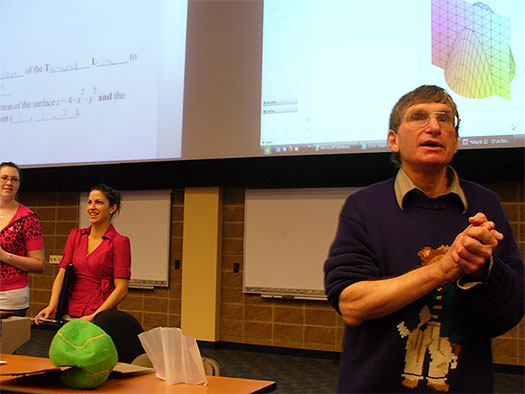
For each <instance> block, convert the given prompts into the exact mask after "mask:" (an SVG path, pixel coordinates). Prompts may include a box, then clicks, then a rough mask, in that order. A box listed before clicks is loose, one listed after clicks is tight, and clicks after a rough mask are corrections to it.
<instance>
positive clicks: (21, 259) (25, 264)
mask: <svg viewBox="0 0 525 394" xmlns="http://www.w3.org/2000/svg"><path fill="white" fill-rule="evenodd" d="M21 180H22V173H21V171H20V169H19V168H18V166H17V165H16V164H15V163H12V162H3V163H1V164H0V310H1V311H3V312H14V314H15V315H17V316H25V314H26V312H27V309H28V308H29V282H28V280H27V273H28V272H42V271H43V270H44V268H45V259H44V239H43V237H42V230H41V228H40V222H39V221H38V218H37V216H36V214H35V213H34V212H33V211H32V210H30V209H29V208H27V207H25V206H24V205H22V204H20V203H19V202H17V201H16V200H15V197H16V194H17V193H18V189H19V188H20V182H21Z"/></svg>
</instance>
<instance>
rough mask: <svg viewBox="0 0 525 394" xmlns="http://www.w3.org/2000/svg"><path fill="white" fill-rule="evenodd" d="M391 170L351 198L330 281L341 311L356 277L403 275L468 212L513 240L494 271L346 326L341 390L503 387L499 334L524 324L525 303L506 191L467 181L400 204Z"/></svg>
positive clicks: (459, 226)
mask: <svg viewBox="0 0 525 394" xmlns="http://www.w3.org/2000/svg"><path fill="white" fill-rule="evenodd" d="M394 180H395V178H391V179H389V180H386V181H384V182H380V183H377V184H374V185H371V186H369V187H367V188H364V189H362V190H360V191H358V192H356V193H354V194H352V195H351V196H349V197H348V199H347V200H346V202H345V204H344V206H343V208H342V209H341V213H340V216H339V225H338V230H337V234H336V237H335V240H334V242H333V244H332V245H331V248H330V252H329V256H328V259H327V261H326V263H325V267H324V271H325V289H326V294H327V296H328V300H329V302H330V303H331V304H332V306H333V307H334V308H335V309H336V310H337V311H339V308H338V300H339V294H340V293H341V291H343V289H345V288H346V287H347V286H349V285H351V284H352V283H355V282H358V281H362V280H371V279H380V278H386V277H393V276H398V275H402V274H404V273H406V272H407V271H409V270H412V269H414V268H416V267H418V266H421V264H422V263H423V261H424V260H425V259H431V258H435V259H436V258H439V254H440V253H444V252H443V250H445V249H446V247H447V246H450V245H451V244H452V242H453V241H454V239H455V237H456V235H457V234H458V233H459V232H461V231H463V230H464V229H465V227H467V226H468V224H469V223H468V218H469V217H470V216H473V215H475V214H476V213H477V212H483V213H485V214H486V215H487V217H488V218H489V220H492V221H494V222H495V223H496V229H497V230H498V231H499V232H501V233H502V234H503V235H504V237H505V238H504V240H503V241H502V242H501V243H500V245H499V246H498V247H497V248H496V250H495V252H494V264H493V267H492V270H491V272H490V275H489V276H488V278H487V279H486V280H485V281H484V282H483V283H481V284H478V285H476V286H474V287H473V288H471V289H469V290H462V289H460V288H459V287H458V286H457V285H456V284H448V285H445V286H443V287H440V288H437V289H436V290H434V291H433V292H431V293H430V294H428V295H427V296H425V297H423V298H421V299H420V300H418V301H416V302H414V303H413V304H411V305H409V306H408V307H406V308H403V309H401V310H399V311H397V312H395V313H393V314H391V315H389V316H386V317H383V318H378V319H372V320H369V321H367V322H365V323H363V324H362V325H361V326H358V327H349V326H346V328H345V336H344V343H343V351H342V354H341V361H340V369H339V384H338V392H359V393H364V392H381V393H383V392H396V393H398V392H434V391H438V392H439V391H441V392H450V393H467V392H475V393H486V392H492V391H493V363H492V351H491V338H492V337H495V336H498V335H501V334H503V333H504V332H506V331H508V330H509V329H511V328H512V327H513V326H514V325H516V324H517V323H518V322H519V321H520V319H521V318H522V316H523V311H524V280H523V260H522V258H521V255H520V252H519V250H518V247H517V245H516V242H515V240H514V237H513V234H512V230H511V227H510V225H509V222H508V219H507V217H506V215H505V213H504V211H503V208H502V206H501V203H500V202H499V199H498V197H497V196H496V194H495V193H493V192H492V191H490V190H488V189H486V188H484V187H481V186H479V185H477V184H475V183H472V182H468V181H464V180H460V185H461V187H462V188H463V190H464V191H465V194H466V197H467V201H468V208H467V211H466V212H465V213H463V210H464V207H463V205H462V204H461V201H460V199H459V197H458V196H457V195H453V194H450V195H446V196H441V197H438V198H434V199H430V198H428V197H426V196H424V195H423V194H422V193H420V192H418V191H412V192H410V193H409V194H407V196H406V197H405V204H404V206H405V210H404V211H402V210H401V209H400V208H399V206H398V205H397V202H396V199H395V193H394Z"/></svg>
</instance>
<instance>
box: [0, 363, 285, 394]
mask: <svg viewBox="0 0 525 394" xmlns="http://www.w3.org/2000/svg"><path fill="white" fill-rule="evenodd" d="M0 360H4V361H7V364H5V365H0V374H5V373H7V372H11V371H29V370H41V369H53V368H54V365H53V363H52V362H51V360H50V359H48V358H40V357H30V356H19V355H12V354H0ZM207 378H208V385H207V386H203V385H191V384H173V385H169V384H166V382H165V381H164V380H162V379H159V378H157V377H156V375H155V372H143V373H138V374H137V373H133V374H129V375H120V376H119V377H117V378H114V377H112V376H110V378H109V379H108V380H107V381H106V382H105V383H104V384H102V385H101V386H99V387H98V388H96V389H94V390H74V389H71V388H69V387H66V386H63V385H62V384H61V383H60V382H59V381H58V372H48V373H46V374H37V375H29V376H22V377H13V376H9V375H7V376H6V375H0V391H2V392H23V393H72V392H78V393H84V394H86V393H88V392H96V393H97V394H98V393H148V394H149V393H166V394H169V393H215V394H219V393H268V392H271V391H274V390H275V388H276V384H275V382H271V381H267V380H251V379H238V378H228V377H225V376H208V377H207Z"/></svg>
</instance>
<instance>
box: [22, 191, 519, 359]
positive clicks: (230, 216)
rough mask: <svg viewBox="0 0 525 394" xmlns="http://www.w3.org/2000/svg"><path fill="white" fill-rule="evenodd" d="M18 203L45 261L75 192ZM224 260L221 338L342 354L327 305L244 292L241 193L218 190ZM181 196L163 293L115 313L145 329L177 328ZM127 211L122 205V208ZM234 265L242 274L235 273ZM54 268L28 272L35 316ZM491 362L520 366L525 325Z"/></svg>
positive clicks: (510, 202) (505, 197) (513, 217)
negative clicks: (33, 220)
mask: <svg viewBox="0 0 525 394" xmlns="http://www.w3.org/2000/svg"><path fill="white" fill-rule="evenodd" d="M485 186H487V187H489V188H491V189H492V190H494V191H496V192H497V193H498V194H499V196H500V198H501V200H502V202H503V205H504V208H505V211H506V212H507V215H508V217H509V220H510V222H511V224H512V227H513V230H514V234H515V237H516V239H517V240H518V243H519V247H520V250H521V251H522V254H524V251H525V196H524V194H525V193H524V185H523V183H497V184H487V185H485ZM19 200H20V201H21V202H22V203H24V204H25V205H27V206H29V207H30V208H32V209H34V210H35V211H36V212H37V214H38V216H39V218H40V221H41V224H42V228H43V231H44V234H45V244H46V259H48V257H49V255H50V254H62V251H63V248H64V245H65V242H66V239H67V236H68V234H69V231H70V230H71V229H72V228H76V227H78V206H79V193H21V194H20V195H19ZM223 201H224V206H223V245H222V250H223V256H222V274H221V322H220V340H221V341H226V342H236V343H242V344H257V345H268V346H282V347H290V348H297V349H309V350H325V351H340V350H341V342H342V335H343V324H342V322H341V319H340V318H339V316H338V315H337V314H336V313H335V312H334V311H333V310H332V308H331V307H330V306H329V305H328V303H327V302H322V301H300V300H297V301H292V300H279V299H265V298H262V297H259V296H256V295H248V294H243V292H242V270H243V242H244V238H243V236H244V234H243V232H244V189H237V188H227V189H225V190H224V198H223ZM183 205H184V191H183V190H182V189H177V190H174V191H173V194H172V214H171V253H170V285H169V288H158V289H155V290H135V289H131V290H130V292H129V294H128V296H127V298H126V299H125V300H124V301H123V302H122V304H121V309H122V310H125V311H128V312H130V313H132V314H133V315H134V316H135V317H137V319H138V320H139V321H140V322H141V324H142V325H143V326H144V328H145V329H146V330H148V329H151V328H154V327H158V326H176V327H180V321H181V316H180V305H181V273H182V272H181V269H176V261H181V260H182V224H183V223H182V221H183V209H184V206H183ZM123 209H125V206H124V207H123ZM234 263H238V264H239V267H240V270H239V272H238V273H235V272H234ZM56 270H57V268H56V265H49V264H48V265H47V268H46V270H45V272H44V273H43V274H30V286H31V308H30V312H29V314H30V315H34V314H35V313H37V312H38V311H39V310H40V309H42V308H43V307H45V306H46V305H47V302H48V301H49V296H50V293H51V285H52V282H53V279H54V276H55V275H56ZM493 344H494V359H495V361H496V362H497V363H500V364H510V365H525V355H524V349H525V325H524V322H523V321H522V322H521V323H520V324H519V325H518V326H517V327H516V328H514V329H512V330H511V331H509V332H508V333H506V334H504V335H502V336H500V337H498V338H495V339H494V341H493Z"/></svg>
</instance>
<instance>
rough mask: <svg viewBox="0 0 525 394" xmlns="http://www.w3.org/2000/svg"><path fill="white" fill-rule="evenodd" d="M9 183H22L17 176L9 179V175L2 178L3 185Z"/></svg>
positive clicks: (0, 178) (0, 179) (0, 180)
mask: <svg viewBox="0 0 525 394" xmlns="http://www.w3.org/2000/svg"><path fill="white" fill-rule="evenodd" d="M8 181H11V183H18V182H20V179H18V178H17V177H16V176H12V177H8V176H7V175H2V176H0V182H1V183H7V182H8Z"/></svg>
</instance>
